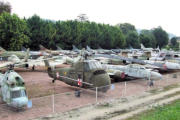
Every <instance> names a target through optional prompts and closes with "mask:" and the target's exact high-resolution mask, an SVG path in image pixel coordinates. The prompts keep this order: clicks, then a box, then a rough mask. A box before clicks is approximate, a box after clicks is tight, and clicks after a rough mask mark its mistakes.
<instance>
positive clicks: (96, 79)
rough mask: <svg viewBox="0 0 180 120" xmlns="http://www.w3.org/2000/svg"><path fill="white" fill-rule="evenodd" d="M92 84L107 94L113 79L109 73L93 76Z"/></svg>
mask: <svg viewBox="0 0 180 120" xmlns="http://www.w3.org/2000/svg"><path fill="white" fill-rule="evenodd" d="M91 83H92V84H93V85H94V87H99V88H98V90H100V91H103V92H106V91H107V90H108V89H109V86H110V84H111V79H110V77H109V75H108V74H107V73H104V74H98V75H93V77H92V79H91Z"/></svg>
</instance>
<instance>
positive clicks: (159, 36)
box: [152, 27, 169, 48]
mask: <svg viewBox="0 0 180 120" xmlns="http://www.w3.org/2000/svg"><path fill="white" fill-rule="evenodd" d="M152 32H153V34H154V37H155V40H156V42H157V45H159V47H160V48H162V47H164V46H165V45H167V44H168V41H169V38H168V34H167V33H166V31H164V30H163V29H162V28H161V27H158V28H154V29H153V30H152Z"/></svg>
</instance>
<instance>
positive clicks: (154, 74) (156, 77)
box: [151, 71, 162, 80]
mask: <svg viewBox="0 0 180 120" xmlns="http://www.w3.org/2000/svg"><path fill="white" fill-rule="evenodd" d="M151 79H153V80H160V79H162V75H161V74H160V73H158V72H153V71H152V72H151Z"/></svg>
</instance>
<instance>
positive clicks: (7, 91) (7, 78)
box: [0, 65, 28, 109]
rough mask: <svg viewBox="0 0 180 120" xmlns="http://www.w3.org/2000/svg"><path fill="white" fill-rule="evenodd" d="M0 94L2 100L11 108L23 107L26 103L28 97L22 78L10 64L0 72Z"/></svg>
mask: <svg viewBox="0 0 180 120" xmlns="http://www.w3.org/2000/svg"><path fill="white" fill-rule="evenodd" d="M0 87H1V91H0V95H1V97H2V101H3V102H5V103H6V104H7V105H8V106H10V107H13V108H18V109H19V108H23V107H25V106H26V105H27V104H28V97H27V94H26V88H25V83H24V80H23V78H22V77H21V76H20V75H19V74H18V73H16V72H15V71H14V70H13V66H12V65H10V67H9V69H8V70H7V71H6V72H5V73H4V74H1V73H0Z"/></svg>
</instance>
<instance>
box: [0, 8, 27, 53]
mask: <svg viewBox="0 0 180 120" xmlns="http://www.w3.org/2000/svg"><path fill="white" fill-rule="evenodd" d="M0 26H1V27H0V40H1V41H0V45H1V46H2V47H4V48H6V49H8V50H20V49H21V47H22V45H24V44H25V43H28V41H29V37H28V36H27V34H26V33H27V31H28V28H27V24H26V22H25V21H24V20H22V19H20V18H19V17H18V16H17V15H15V14H13V15H10V14H9V13H6V12H3V13H2V14H1V16H0Z"/></svg>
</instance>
